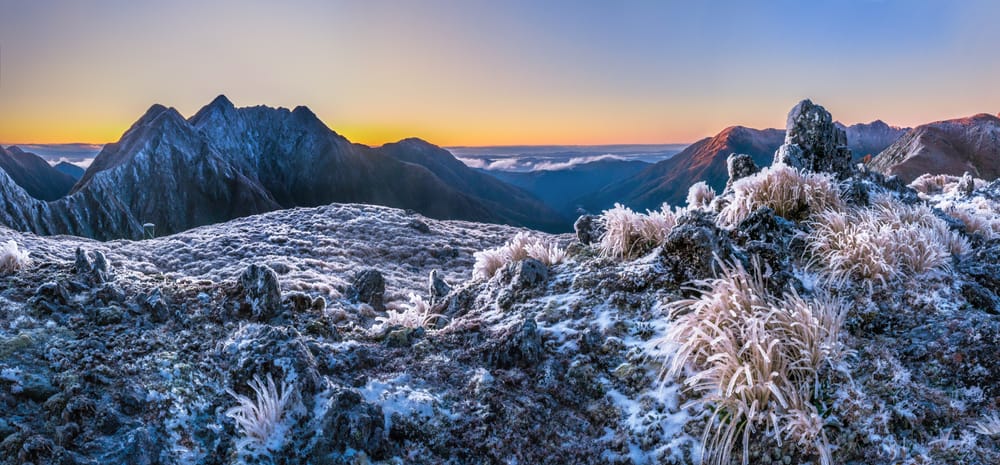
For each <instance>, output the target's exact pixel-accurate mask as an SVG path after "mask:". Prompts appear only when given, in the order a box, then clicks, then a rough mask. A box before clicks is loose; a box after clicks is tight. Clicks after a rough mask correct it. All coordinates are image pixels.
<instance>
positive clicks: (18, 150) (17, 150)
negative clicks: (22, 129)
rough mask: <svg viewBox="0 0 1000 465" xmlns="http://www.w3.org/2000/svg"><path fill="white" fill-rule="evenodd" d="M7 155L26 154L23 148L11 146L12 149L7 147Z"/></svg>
mask: <svg viewBox="0 0 1000 465" xmlns="http://www.w3.org/2000/svg"><path fill="white" fill-rule="evenodd" d="M0 148H2V147H0ZM7 153H9V154H11V155H19V154H22V153H25V152H24V150H21V147H18V146H16V145H11V146H10V147H7Z"/></svg>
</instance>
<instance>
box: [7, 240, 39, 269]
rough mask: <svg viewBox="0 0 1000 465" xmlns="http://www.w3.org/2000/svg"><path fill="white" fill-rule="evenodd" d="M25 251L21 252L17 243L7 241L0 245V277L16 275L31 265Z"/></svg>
mask: <svg viewBox="0 0 1000 465" xmlns="http://www.w3.org/2000/svg"><path fill="white" fill-rule="evenodd" d="M28 254H29V252H28V251H27V250H23V251H22V250H21V249H19V248H18V246H17V242H14V241H13V240H9V241H7V242H4V243H2V244H0V275H5V274H11V273H17V272H18V271H20V270H23V269H25V268H27V267H28V266H30V265H31V258H30V257H29V256H28Z"/></svg>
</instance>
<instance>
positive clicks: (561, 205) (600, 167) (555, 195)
mask: <svg viewBox="0 0 1000 465" xmlns="http://www.w3.org/2000/svg"><path fill="white" fill-rule="evenodd" d="M649 166H650V164H649V163H646V162H643V161H638V160H613V159H605V160H598V161H594V162H590V163H583V164H578V165H573V166H570V167H568V168H565V169H560V170H538V171H530V172H515V171H499V170H490V171H486V172H487V173H489V174H490V175H492V176H495V177H496V178H497V179H500V180H502V181H504V182H507V183H510V184H513V185H515V186H517V187H520V188H522V189H524V190H526V191H528V192H530V193H532V194H533V195H534V196H535V197H538V198H539V199H541V200H542V201H543V202H545V203H546V204H548V205H549V206H551V207H552V208H554V209H556V211H558V212H559V213H561V214H562V215H563V216H566V217H569V218H576V217H577V216H579V214H580V212H579V210H580V209H581V208H582V207H583V205H582V204H580V201H579V200H580V198H581V197H584V196H586V195H588V194H590V193H592V192H596V191H599V190H601V189H603V188H604V187H606V186H608V185H610V184H613V183H615V182H618V181H621V180H622V179H627V178H629V177H631V176H633V175H635V174H636V173H639V172H640V171H642V170H644V169H646V168H647V167H649Z"/></svg>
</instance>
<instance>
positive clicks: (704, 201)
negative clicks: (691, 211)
mask: <svg viewBox="0 0 1000 465" xmlns="http://www.w3.org/2000/svg"><path fill="white" fill-rule="evenodd" d="M713 200H715V190H714V189H712V188H711V187H710V186H709V185H708V183H707V182H705V181H699V182H697V183H695V184H694V185H692V186H691V188H689V189H688V195H687V207H688V208H708V206H709V205H710V204H711V203H712V201H713Z"/></svg>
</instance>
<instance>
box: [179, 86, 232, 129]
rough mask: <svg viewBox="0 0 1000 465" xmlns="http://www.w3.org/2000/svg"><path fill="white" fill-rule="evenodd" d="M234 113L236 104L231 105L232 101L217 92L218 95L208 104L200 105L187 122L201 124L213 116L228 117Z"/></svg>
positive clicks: (195, 124) (213, 117)
mask: <svg viewBox="0 0 1000 465" xmlns="http://www.w3.org/2000/svg"><path fill="white" fill-rule="evenodd" d="M236 114H237V112H236V105H233V102H231V101H230V100H229V98H228V97H226V96H225V95H222V94H219V96H218V97H215V99H214V100H212V101H211V102H210V103H209V104H208V105H205V106H204V107H202V108H201V109H200V110H198V112H197V113H195V114H194V116H192V117H191V118H190V119H188V122H189V123H191V124H192V125H194V126H202V125H203V124H205V123H206V122H208V121H210V120H213V119H215V118H228V117H232V116H235V115H236Z"/></svg>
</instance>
